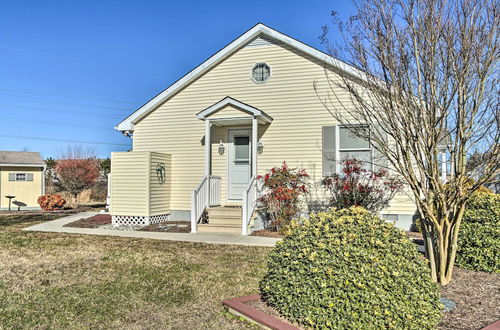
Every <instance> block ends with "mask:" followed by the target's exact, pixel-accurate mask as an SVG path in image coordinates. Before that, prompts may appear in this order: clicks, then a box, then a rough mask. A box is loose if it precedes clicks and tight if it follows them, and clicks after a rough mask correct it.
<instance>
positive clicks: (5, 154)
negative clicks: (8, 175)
mask: <svg viewBox="0 0 500 330" xmlns="http://www.w3.org/2000/svg"><path fill="white" fill-rule="evenodd" d="M0 165H39V166H45V162H44V161H43V159H42V157H41V156H40V153H38V152H31V151H0Z"/></svg>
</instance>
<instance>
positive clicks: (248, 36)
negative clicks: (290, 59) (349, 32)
mask: <svg viewBox="0 0 500 330" xmlns="http://www.w3.org/2000/svg"><path fill="white" fill-rule="evenodd" d="M262 36H263V37H269V38H271V39H273V40H276V41H279V42H281V43H282V44H285V45H288V46H290V47H292V48H294V49H297V50H299V51H301V52H302V53H305V54H307V55H310V56H312V57H313V58H315V59H318V60H320V61H321V62H323V63H325V64H327V65H330V66H333V67H335V68H337V69H339V70H341V71H343V72H346V73H348V74H350V75H354V76H356V77H362V75H363V73H362V72H361V71H360V70H358V69H357V68H355V67H353V66H351V65H349V64H347V63H344V62H342V61H340V60H338V59H335V58H333V57H332V56H330V55H328V54H326V53H324V52H321V51H319V50H317V49H315V48H313V47H311V46H309V45H306V44H304V43H303V42H300V41H298V40H296V39H294V38H292V37H289V36H287V35H286V34H283V33H281V32H278V31H276V30H274V29H272V28H270V27H268V26H266V25H264V24H262V23H258V24H256V25H255V26H254V27H252V28H251V29H250V30H248V31H247V32H245V33H243V34H242V35H241V36H239V37H238V38H237V39H235V40H234V41H232V42H231V43H230V44H228V45H227V46H225V47H224V48H222V49H221V50H219V51H218V52H217V53H215V54H214V55H212V56H211V57H210V58H208V59H207V60H206V61H205V62H203V63H202V64H200V65H199V66H197V67H196V68H194V69H193V70H192V71H190V72H189V73H187V74H186V75H185V76H183V77H182V78H181V79H179V80H177V81H176V82H175V83H173V84H172V85H170V86H169V87H168V88H167V89H165V90H164V91H162V92H161V93H159V94H158V95H156V96H155V97H154V98H152V99H151V100H150V101H148V102H147V103H146V104H144V105H143V106H141V107H140V108H139V109H137V110H136V111H135V112H133V113H132V114H131V115H129V116H128V117H127V118H125V119H124V120H123V121H122V122H120V123H119V124H118V125H117V126H116V127H115V129H116V130H118V131H133V130H134V124H136V123H137V122H138V121H140V120H141V119H142V118H144V117H145V116H147V115H148V114H149V113H151V112H152V111H153V110H155V109H156V107H158V106H159V105H160V104H162V103H163V102H165V101H166V100H167V99H168V98H169V97H170V96H172V95H174V94H175V93H176V92H178V91H179V90H180V89H182V88H183V87H185V86H187V85H188V84H189V83H190V82H192V81H193V80H195V79H196V78H198V77H200V76H201V75H203V74H204V73H205V72H207V71H208V70H210V69H211V68H212V67H214V66H215V65H217V64H218V63H220V62H221V61H223V60H224V59H226V58H227V57H229V56H231V55H232V54H234V53H235V52H236V51H238V50H239V49H241V48H242V47H243V46H245V45H246V44H248V43H249V42H251V41H253V40H255V39H256V38H258V37H262Z"/></svg>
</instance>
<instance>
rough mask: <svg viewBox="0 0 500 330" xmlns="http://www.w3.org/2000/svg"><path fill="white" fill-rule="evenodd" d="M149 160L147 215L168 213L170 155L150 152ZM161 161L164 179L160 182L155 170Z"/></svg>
mask: <svg viewBox="0 0 500 330" xmlns="http://www.w3.org/2000/svg"><path fill="white" fill-rule="evenodd" d="M150 156H151V161H150V200H149V215H150V216H153V215H161V214H168V213H170V185H171V180H170V178H171V176H170V170H169V169H170V167H171V156H170V155H167V154H162V153H157V152H152V153H151V155H150ZM160 163H162V164H163V165H164V166H165V175H166V177H165V181H164V182H163V183H162V182H160V179H159V177H158V173H157V171H156V169H157V166H158V165H159V164H160Z"/></svg>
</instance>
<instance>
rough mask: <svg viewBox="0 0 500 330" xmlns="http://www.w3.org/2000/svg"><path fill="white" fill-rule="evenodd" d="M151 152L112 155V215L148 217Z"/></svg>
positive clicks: (114, 153) (116, 153) (115, 153)
mask: <svg viewBox="0 0 500 330" xmlns="http://www.w3.org/2000/svg"><path fill="white" fill-rule="evenodd" d="M148 155H149V152H147V151H142V152H113V153H112V154H111V175H112V177H111V196H112V199H111V209H110V211H111V214H113V215H130V216H147V215H148V213H149V205H148V183H149V180H148V176H147V175H146V173H148V169H149V167H148V165H149V157H148Z"/></svg>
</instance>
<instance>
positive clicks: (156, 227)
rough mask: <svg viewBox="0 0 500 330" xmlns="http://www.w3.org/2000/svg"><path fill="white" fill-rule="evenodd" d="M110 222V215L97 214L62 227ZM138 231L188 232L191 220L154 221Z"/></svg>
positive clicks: (94, 225) (86, 226) (91, 225)
mask: <svg viewBox="0 0 500 330" xmlns="http://www.w3.org/2000/svg"><path fill="white" fill-rule="evenodd" d="M109 224H111V215H109V214H97V215H94V216H93V217H90V218H85V219H80V220H77V221H74V222H70V223H68V224H66V225H64V227H76V228H99V227H101V226H104V225H109ZM139 231H157V232H166V233H189V232H190V231H191V222H189V221H167V222H161V223H155V224H152V225H149V226H146V227H143V228H141V229H139Z"/></svg>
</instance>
